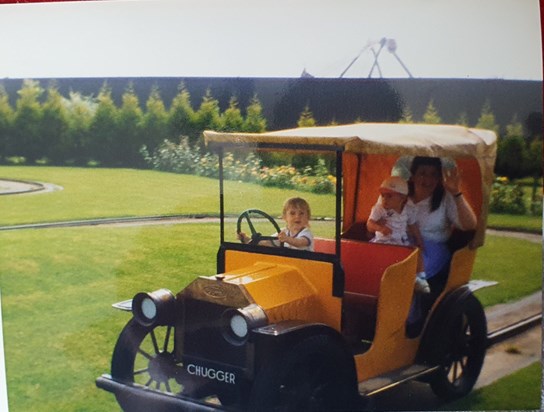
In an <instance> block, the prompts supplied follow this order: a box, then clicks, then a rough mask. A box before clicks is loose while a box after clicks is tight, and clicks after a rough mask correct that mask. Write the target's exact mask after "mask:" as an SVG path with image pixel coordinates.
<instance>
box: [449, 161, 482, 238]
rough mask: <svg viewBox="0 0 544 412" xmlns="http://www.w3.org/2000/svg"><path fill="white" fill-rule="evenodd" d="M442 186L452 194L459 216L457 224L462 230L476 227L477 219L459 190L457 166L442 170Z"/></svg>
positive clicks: (459, 180) (459, 181) (459, 179)
mask: <svg viewBox="0 0 544 412" xmlns="http://www.w3.org/2000/svg"><path fill="white" fill-rule="evenodd" d="M443 179H444V188H445V189H446V190H447V191H448V192H449V193H451V194H452V196H453V199H454V201H455V206H456V207H457V215H458V217H459V224H460V225H461V229H463V230H473V229H476V225H477V223H478V219H477V218H476V214H475V213H474V210H472V207H471V206H470V205H469V204H468V202H467V200H466V199H465V197H464V196H463V193H462V192H461V191H460V190H459V186H460V183H461V178H460V176H459V173H458V171H457V168H453V169H448V170H444V171H443Z"/></svg>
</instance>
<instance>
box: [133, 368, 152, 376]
mask: <svg viewBox="0 0 544 412" xmlns="http://www.w3.org/2000/svg"><path fill="white" fill-rule="evenodd" d="M147 372H149V369H148V368H145V369H138V370H137V371H134V373H133V375H134V376H137V375H142V374H144V373H147Z"/></svg>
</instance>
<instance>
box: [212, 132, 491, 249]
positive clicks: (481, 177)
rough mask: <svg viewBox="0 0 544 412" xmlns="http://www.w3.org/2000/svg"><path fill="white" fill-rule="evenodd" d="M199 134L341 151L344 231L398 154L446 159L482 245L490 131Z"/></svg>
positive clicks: (216, 140) (364, 211) (240, 142)
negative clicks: (459, 183) (473, 217)
mask: <svg viewBox="0 0 544 412" xmlns="http://www.w3.org/2000/svg"><path fill="white" fill-rule="evenodd" d="M204 138H205V140H206V143H207V144H210V145H211V146H214V145H219V146H230V145H234V146H250V147H251V146H254V147H255V148H258V147H269V146H272V147H280V148H284V149H287V150H303V149H305V148H308V149H311V148H312V147H314V148H315V147H319V148H323V149H330V150H341V151H343V152H344V153H345V155H344V166H343V168H344V169H343V174H344V222H343V224H344V230H346V229H347V228H349V226H350V225H351V224H353V223H355V222H359V221H366V218H367V217H368V214H369V212H370V208H371V206H372V204H374V203H375V201H376V197H377V195H376V194H377V193H378V192H377V189H378V187H379V185H380V183H381V180H382V179H383V178H384V177H387V176H389V175H390V174H391V171H392V169H393V167H394V166H395V164H396V162H397V161H398V159H399V158H400V157H407V156H408V157H409V156H433V157H440V158H452V159H454V160H455V161H456V162H457V166H458V167H459V169H460V172H461V174H462V177H463V186H462V190H463V192H464V193H465V195H466V197H467V198H468V200H469V202H470V203H471V205H472V206H473V207H474V208H475V211H476V213H477V215H478V216H479V228H478V231H477V234H476V239H475V242H474V245H476V246H478V245H480V244H482V243H483V238H484V232H485V225H486V221H487V212H488V203H489V194H490V191H491V185H492V183H493V179H494V174H493V169H494V165H495V157H496V149H497V148H496V139H497V138H496V135H495V133H494V132H492V131H489V130H483V129H474V128H467V127H464V126H458V125H429V124H408V123H357V124H348V125H340V126H323V127H304V128H296V129H287V130H279V131H274V132H266V133H222V132H214V131H205V132H204Z"/></svg>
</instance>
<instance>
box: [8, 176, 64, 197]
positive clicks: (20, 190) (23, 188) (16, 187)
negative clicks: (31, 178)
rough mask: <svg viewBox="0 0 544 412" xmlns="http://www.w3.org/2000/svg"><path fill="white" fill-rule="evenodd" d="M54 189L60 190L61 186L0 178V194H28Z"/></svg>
mask: <svg viewBox="0 0 544 412" xmlns="http://www.w3.org/2000/svg"><path fill="white" fill-rule="evenodd" d="M56 190H62V187H61V186H57V185H54V184H52V183H41V182H28V181H23V180H6V179H0V195H28V194H34V193H48V192H53V191H56Z"/></svg>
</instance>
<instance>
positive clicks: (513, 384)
mask: <svg viewBox="0 0 544 412" xmlns="http://www.w3.org/2000/svg"><path fill="white" fill-rule="evenodd" d="M541 381H542V365H541V364H540V363H539V362H537V363H534V364H533V365H530V366H528V367H526V368H524V369H521V370H519V371H517V372H515V373H513V374H512V375H509V376H506V377H504V378H502V379H499V380H498V381H497V382H495V383H493V384H491V385H489V386H486V387H484V388H481V389H477V390H475V391H474V392H472V393H470V394H469V395H468V396H466V397H464V398H463V399H460V400H458V401H456V402H454V403H450V404H448V405H446V406H445V407H444V408H443V409H442V410H445V411H480V410H486V411H492V410H501V411H506V410H518V411H519V410H535V411H536V410H541V407H542V405H541V387H540V385H535V382H541Z"/></svg>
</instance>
